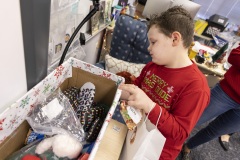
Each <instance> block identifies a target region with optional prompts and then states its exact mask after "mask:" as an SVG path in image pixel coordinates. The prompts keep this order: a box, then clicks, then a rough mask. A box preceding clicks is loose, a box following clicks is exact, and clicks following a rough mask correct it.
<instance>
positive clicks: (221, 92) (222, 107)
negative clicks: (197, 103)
mask: <svg viewBox="0 0 240 160" xmlns="http://www.w3.org/2000/svg"><path fill="white" fill-rule="evenodd" d="M228 62H229V63H230V64H231V65H232V66H231V67H230V68H229V70H228V71H227V72H226V73H225V74H224V79H222V80H221V81H220V82H219V83H218V84H216V86H214V88H213V89H212V90H211V98H210V103H209V105H208V107H207V108H206V109H205V110H204V112H203V114H202V116H201V118H200V119H199V121H198V122H197V126H198V125H201V124H203V123H205V122H207V121H209V120H212V119H214V120H212V121H211V122H210V123H209V124H208V125H207V126H206V127H205V128H203V129H201V130H200V131H199V132H198V133H197V134H196V135H194V136H193V137H191V138H190V139H189V140H188V141H187V143H186V144H184V146H183V149H182V159H184V160H187V159H190V151H191V149H193V148H195V147H197V146H199V145H201V144H203V143H206V142H208V141H211V140H213V139H215V138H218V137H220V136H221V135H224V134H229V133H234V132H238V131H239V130H240V85H239V84H240V46H238V47H237V48H235V49H233V50H232V51H231V53H230V55H229V57H228Z"/></svg>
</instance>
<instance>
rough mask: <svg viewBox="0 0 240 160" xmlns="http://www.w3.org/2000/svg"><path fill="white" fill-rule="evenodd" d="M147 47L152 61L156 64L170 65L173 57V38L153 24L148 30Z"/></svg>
mask: <svg viewBox="0 0 240 160" xmlns="http://www.w3.org/2000/svg"><path fill="white" fill-rule="evenodd" d="M148 40H149V47H148V51H149V52H150V55H151V57H152V61H153V63H155V64H158V65H165V66H169V65H171V62H172V61H173V59H174V55H176V54H174V50H173V39H172V38H170V37H167V36H165V35H164V34H163V33H160V32H159V29H158V28H157V27H156V26H155V25H153V26H152V27H151V28H150V29H149V31H148Z"/></svg>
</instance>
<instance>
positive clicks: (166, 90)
mask: <svg viewBox="0 0 240 160" xmlns="http://www.w3.org/2000/svg"><path fill="white" fill-rule="evenodd" d="M142 89H143V90H144V91H145V93H146V94H147V95H148V96H149V97H151V98H152V99H153V100H154V101H155V102H156V103H158V104H159V105H161V106H163V107H164V108H166V109H169V108H170V104H171V97H172V95H173V94H174V87H173V86H170V85H169V84H168V83H167V82H166V81H165V80H164V79H162V78H161V77H159V76H157V75H155V74H151V71H148V72H147V74H146V76H145V77H144V80H143V83H142Z"/></svg>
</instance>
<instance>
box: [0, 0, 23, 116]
mask: <svg viewBox="0 0 240 160" xmlns="http://www.w3.org/2000/svg"><path fill="white" fill-rule="evenodd" d="M0 20H1V25H0V114H1V113H2V112H3V111H4V110H5V109H6V108H7V107H8V106H10V105H11V104H12V103H14V102H15V101H16V100H17V99H19V98H20V97H22V96H23V95H24V93H26V92H27V83H26V73H25V62H24V50H23V40H22V27H21V26H22V25H21V13H20V5H19V1H18V0H17V1H14V0H7V1H1V5H0Z"/></svg>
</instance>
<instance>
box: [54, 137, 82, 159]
mask: <svg viewBox="0 0 240 160" xmlns="http://www.w3.org/2000/svg"><path fill="white" fill-rule="evenodd" d="M52 148H53V152H54V154H56V155H57V156H58V157H68V158H70V159H73V158H77V157H78V156H79V154H80V152H81V150H82V144H81V143H80V142H78V141H77V140H76V139H74V138H73V137H71V136H70V135H63V134H62V135H56V136H55V139H54V141H53V144H52Z"/></svg>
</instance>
